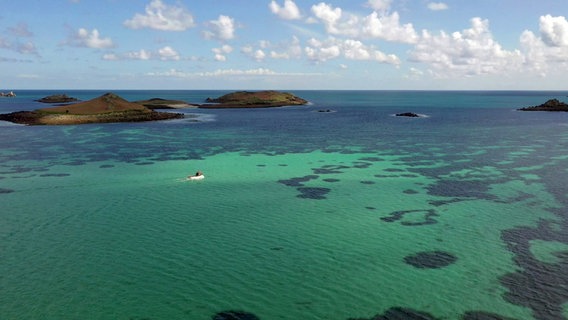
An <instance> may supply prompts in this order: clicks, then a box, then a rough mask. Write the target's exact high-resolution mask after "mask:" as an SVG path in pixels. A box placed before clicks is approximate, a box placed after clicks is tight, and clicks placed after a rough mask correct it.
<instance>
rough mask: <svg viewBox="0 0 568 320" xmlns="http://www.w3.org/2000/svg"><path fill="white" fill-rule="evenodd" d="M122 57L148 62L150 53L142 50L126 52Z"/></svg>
mask: <svg viewBox="0 0 568 320" xmlns="http://www.w3.org/2000/svg"><path fill="white" fill-rule="evenodd" d="M124 57H125V58H126V59H128V60H150V59H151V58H152V53H151V52H150V51H147V50H144V49H142V50H139V51H131V52H127V53H126V54H125V55H124Z"/></svg>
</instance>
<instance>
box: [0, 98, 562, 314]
mask: <svg viewBox="0 0 568 320" xmlns="http://www.w3.org/2000/svg"><path fill="white" fill-rule="evenodd" d="M105 92H106V91H95V90H93V91H74V90H66V91H58V92H56V91H49V90H35V91H33V90H29V91H25V90H24V91H16V93H17V94H18V96H17V97H15V98H0V112H1V113H7V112H12V111H18V110H33V109H37V108H41V107H44V106H45V105H42V104H40V103H39V102H35V101H34V100H35V99H39V98H41V97H44V96H47V95H50V94H54V93H66V94H68V95H70V96H73V97H76V98H79V99H82V100H88V99H92V98H95V97H97V96H99V95H102V94H104V93H105ZM114 92H115V93H117V94H118V95H120V96H121V97H123V98H125V99H127V100H141V99H149V98H155V97H159V98H164V99H181V100H185V101H188V102H196V103H200V102H203V101H204V100H205V99H206V98H207V97H217V96H219V95H221V94H224V93H227V92H229V91H183V90H182V91H121V90H117V91H114ZM291 92H292V93H294V94H296V95H298V96H300V97H302V98H305V99H307V100H309V101H310V104H309V105H307V106H293V107H283V108H270V109H254V110H252V109H239V110H205V109H182V110H180V112H183V113H185V114H186V115H187V117H186V118H184V119H178V120H171V121H163V122H146V123H111V124H89V125H79V126H23V125H15V124H12V123H8V122H0V137H1V139H0V206H1V209H0V319H7V320H19V319H26V320H29V319H54V320H55V319H57V320H65V319H85V320H90V319H125V320H143V319H144V320H148V319H152V320H161V319H163V320H166V319H196V320H199V319H204V320H205V319H215V320H223V319H247V320H255V319H263V320H276V319H286V320H288V319H289V320H298V319H308V320H309V319H337V320H348V319H360V320H361V319H369V320H371V319H466V320H467V319H469V320H472V319H568V210H567V208H568V186H567V184H566V181H568V113H548V112H520V111H516V109H517V108H520V107H525V106H532V105H537V104H541V103H544V102H545V101H546V100H548V99H551V98H557V99H559V100H563V101H566V100H568V98H566V96H567V95H568V91H567V92H550V91H544V92H543V91H528V92H525V91H291ZM320 111H326V112H320ZM327 111H329V112H327ZM400 112H415V113H418V114H421V115H423V116H422V117H420V118H403V117H395V116H394V114H396V113H400ZM198 170H201V171H203V173H204V175H205V177H206V178H205V179H204V180H200V181H188V180H187V179H186V177H187V176H188V175H192V174H194V173H195V172H196V171H198ZM397 317H398V318H397Z"/></svg>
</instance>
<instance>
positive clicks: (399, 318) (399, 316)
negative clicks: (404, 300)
mask: <svg viewBox="0 0 568 320" xmlns="http://www.w3.org/2000/svg"><path fill="white" fill-rule="evenodd" d="M436 319H438V318H435V317H434V316H433V315H431V314H429V313H426V312H423V311H418V310H414V309H410V308H402V307H394V308H390V309H388V310H387V311H386V312H385V313H384V314H377V315H376V316H374V317H371V318H368V319H367V318H349V319H348V320H436Z"/></svg>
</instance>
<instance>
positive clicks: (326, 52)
mask: <svg viewBox="0 0 568 320" xmlns="http://www.w3.org/2000/svg"><path fill="white" fill-rule="evenodd" d="M304 52H305V54H306V56H307V57H308V59H309V60H311V61H313V62H317V63H319V62H325V61H327V60H331V59H336V58H339V57H341V56H343V57H344V58H345V59H349V60H368V61H377V62H381V63H388V64H393V65H399V64H400V59H399V58H398V57H397V56H396V55H394V54H385V53H383V52H382V51H380V50H377V49H375V48H374V47H370V46H367V45H365V44H363V43H362V42H361V41H359V40H353V39H347V40H341V39H336V38H329V39H327V40H326V41H319V40H317V39H314V38H312V39H310V40H309V41H308V46H306V48H305V49H304Z"/></svg>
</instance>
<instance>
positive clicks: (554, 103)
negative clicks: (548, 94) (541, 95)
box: [518, 99, 568, 112]
mask: <svg viewBox="0 0 568 320" xmlns="http://www.w3.org/2000/svg"><path fill="white" fill-rule="evenodd" d="M518 110H520V111H564V112H568V104H566V103H564V102H562V101H559V100H558V99H550V100H548V101H546V102H545V103H543V104H540V105H538V106H532V107H525V108H520V109H518Z"/></svg>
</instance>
